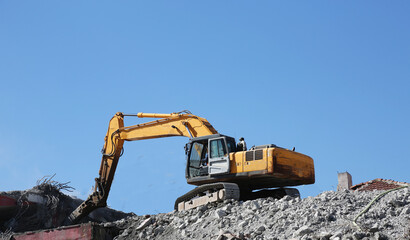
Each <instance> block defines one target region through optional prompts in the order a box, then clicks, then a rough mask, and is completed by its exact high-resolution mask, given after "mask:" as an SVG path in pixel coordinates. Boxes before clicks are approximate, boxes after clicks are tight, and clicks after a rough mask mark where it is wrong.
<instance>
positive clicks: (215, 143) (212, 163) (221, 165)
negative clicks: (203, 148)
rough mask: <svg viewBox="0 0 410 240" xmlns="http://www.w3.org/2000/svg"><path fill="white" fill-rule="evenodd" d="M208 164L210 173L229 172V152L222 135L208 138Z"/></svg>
mask: <svg viewBox="0 0 410 240" xmlns="http://www.w3.org/2000/svg"><path fill="white" fill-rule="evenodd" d="M208 149H209V165H208V172H209V174H210V175H215V174H223V173H229V170H230V169H229V168H230V166H229V154H228V148H227V146H226V141H225V138H224V137H220V138H213V139H209V142H208Z"/></svg>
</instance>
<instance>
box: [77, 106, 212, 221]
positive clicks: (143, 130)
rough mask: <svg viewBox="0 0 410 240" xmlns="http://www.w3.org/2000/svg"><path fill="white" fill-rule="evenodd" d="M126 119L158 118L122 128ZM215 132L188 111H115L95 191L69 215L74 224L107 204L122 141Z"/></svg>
mask: <svg viewBox="0 0 410 240" xmlns="http://www.w3.org/2000/svg"><path fill="white" fill-rule="evenodd" d="M125 116H136V117H139V118H158V120H155V121H151V122H147V123H142V124H138V125H133V126H128V127H124V117H125ZM217 133H218V132H217V131H216V130H215V129H214V128H213V126H212V125H211V124H210V123H209V122H208V121H207V120H206V119H205V118H201V117H198V116H195V115H193V114H191V113H190V112H188V111H183V112H179V113H171V114H159V113H138V114H123V113H121V112H118V113H116V114H115V116H114V117H113V118H112V119H111V120H110V123H109V127H108V131H107V135H106V136H105V139H104V147H103V149H102V154H103V156H102V159H101V165H100V170H99V177H98V178H96V179H95V187H94V192H93V193H92V194H91V195H90V196H89V197H88V198H87V200H85V201H84V202H83V203H82V204H81V205H80V206H79V207H78V208H77V209H75V210H74V211H73V212H72V213H71V215H70V216H69V221H70V222H71V223H75V222H77V221H78V220H80V219H81V218H82V217H84V216H86V215H88V214H89V213H90V212H92V211H93V210H95V209H96V208H100V207H105V206H106V205H107V198H108V194H109V192H110V189H111V184H112V181H113V179H114V175H115V171H116V168H117V164H118V161H119V158H120V157H121V155H122V151H123V144H124V141H136V140H144V139H153V138H163V137H173V136H184V137H190V138H192V137H200V136H206V135H212V134H217Z"/></svg>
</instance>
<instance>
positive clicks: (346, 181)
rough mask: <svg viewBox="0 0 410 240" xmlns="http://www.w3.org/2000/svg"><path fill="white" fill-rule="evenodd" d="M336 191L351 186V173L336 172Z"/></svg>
mask: <svg viewBox="0 0 410 240" xmlns="http://www.w3.org/2000/svg"><path fill="white" fill-rule="evenodd" d="M337 180H338V184H337V191H343V190H349V189H350V187H352V175H350V173H348V172H343V173H338V174H337Z"/></svg>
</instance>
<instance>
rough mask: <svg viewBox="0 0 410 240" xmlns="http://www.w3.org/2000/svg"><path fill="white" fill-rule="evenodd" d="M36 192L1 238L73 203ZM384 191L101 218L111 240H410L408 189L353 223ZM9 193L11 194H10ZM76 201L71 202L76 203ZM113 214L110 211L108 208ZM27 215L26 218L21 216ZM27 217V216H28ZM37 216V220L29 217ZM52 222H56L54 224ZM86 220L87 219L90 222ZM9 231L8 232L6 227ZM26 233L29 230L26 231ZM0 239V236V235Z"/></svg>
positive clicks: (50, 218)
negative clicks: (28, 207) (28, 206)
mask: <svg viewBox="0 0 410 240" xmlns="http://www.w3.org/2000/svg"><path fill="white" fill-rule="evenodd" d="M36 191H37V190H33V189H32V190H29V191H28V192H21V193H19V194H18V195H19V196H20V197H22V196H25V199H27V197H28V196H29V195H30V194H31V195H32V194H37V195H39V196H38V197H32V196H31V197H30V199H32V201H36V202H38V203H37V205H39V206H41V207H40V210H39V208H38V207H37V208H36V209H35V210H33V211H34V212H32V213H30V214H28V213H23V214H20V217H15V218H14V220H12V221H8V222H7V223H5V222H4V223H2V224H3V225H2V231H3V234H6V233H7V234H10V230H9V231H8V232H6V230H7V229H11V230H12V231H16V230H17V229H18V230H20V231H21V229H22V226H21V225H22V224H23V225H26V224H28V226H31V225H30V224H29V223H30V222H29V221H32V222H33V223H36V226H31V227H30V230H32V229H33V228H50V227H54V226H55V224H57V225H58V224H59V223H61V220H59V219H62V218H63V217H65V216H66V215H67V214H68V213H69V212H70V211H71V210H72V209H74V208H75V207H76V205H77V204H79V203H80V202H81V200H79V201H78V202H76V201H75V199H72V198H70V197H68V196H63V195H61V193H53V194H51V193H44V192H42V193H41V194H38V192H37V193H36ZM380 193H382V191H374V192H365V191H348V190H344V191H339V192H333V191H328V192H323V193H321V194H319V195H318V196H316V197H308V198H305V199H300V198H293V197H289V196H286V197H284V198H282V199H279V200H277V199H273V198H263V199H256V200H251V201H246V202H242V201H225V202H223V203H212V204H208V205H205V206H201V207H198V208H195V209H190V210H186V211H180V212H176V211H173V212H170V213H161V214H157V215H151V216H149V215H146V216H137V215H132V216H128V217H124V216H125V215H126V214H123V215H121V216H122V219H121V217H120V215H116V217H118V218H117V219H120V220H111V222H107V220H109V219H112V218H110V213H109V212H108V210H105V211H106V212H103V213H101V215H100V218H99V219H97V220H96V219H88V220H91V221H101V220H103V221H102V222H105V223H103V224H102V226H104V227H115V228H116V229H119V235H118V236H116V237H115V238H114V239H116V240H123V239H212V240H214V239H218V240H228V239H231V240H243V239H271V240H281V239H297V240H308V239H311V240H348V239H351V240H373V239H410V190H409V188H404V189H400V190H397V191H394V192H390V193H388V194H387V195H385V196H384V197H382V198H381V199H379V200H378V201H377V202H375V204H374V205H372V207H371V208H370V209H369V210H368V211H367V212H365V213H364V214H363V215H361V216H360V217H359V218H358V219H357V221H356V222H357V224H358V225H359V226H360V230H359V229H358V228H357V227H356V226H355V225H354V224H353V223H352V221H353V219H354V218H355V217H356V216H357V215H358V214H359V213H360V212H361V211H362V210H363V208H364V207H366V205H368V203H369V202H371V201H372V200H373V199H374V198H375V197H376V196H377V195H379V194H380ZM9 195H12V194H10V193H9ZM74 202H75V203H74ZM111 211H113V210H111ZM24 214H26V215H24ZM27 214H28V215H27ZM36 214H40V216H42V217H41V218H40V219H41V221H40V220H39V219H34V217H33V216H35V215H36ZM55 219H57V222H56V223H55V222H54V221H55ZM88 220H87V221H88ZM9 227H11V228H9ZM24 229H27V227H25V228H24ZM0 238H1V234H0Z"/></svg>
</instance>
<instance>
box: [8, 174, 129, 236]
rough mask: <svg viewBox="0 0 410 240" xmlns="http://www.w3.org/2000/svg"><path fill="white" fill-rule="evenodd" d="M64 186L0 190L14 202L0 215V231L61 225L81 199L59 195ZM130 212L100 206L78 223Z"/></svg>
mask: <svg viewBox="0 0 410 240" xmlns="http://www.w3.org/2000/svg"><path fill="white" fill-rule="evenodd" d="M66 187H67V186H66V185H64V184H62V185H61V184H58V183H56V182H50V181H49V182H43V183H41V184H38V185H37V186H35V187H33V188H32V189H29V190H25V191H11V192H0V196H3V197H4V196H5V197H8V198H9V199H15V202H16V204H15V207H14V209H13V212H12V214H10V217H7V218H4V217H3V218H0V233H1V232H3V233H18V232H26V231H36V230H41V229H50V228H56V227H60V226H63V225H64V224H65V222H66V219H67V217H68V216H69V214H70V213H71V212H72V211H73V210H74V209H76V208H77V207H78V206H79V205H80V204H81V203H82V202H83V200H81V199H78V198H75V197H71V196H68V195H65V194H63V193H62V192H61V191H60V190H61V189H63V188H66ZM68 188H69V187H68ZM0 215H1V214H0ZM133 215H134V214H129V213H128V214H127V213H123V212H120V211H116V210H113V209H110V208H101V209H97V210H95V211H94V212H93V213H92V214H90V215H89V216H88V217H86V218H84V219H82V221H81V222H88V221H92V222H98V223H101V222H112V221H116V220H119V219H123V218H125V217H128V216H133Z"/></svg>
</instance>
